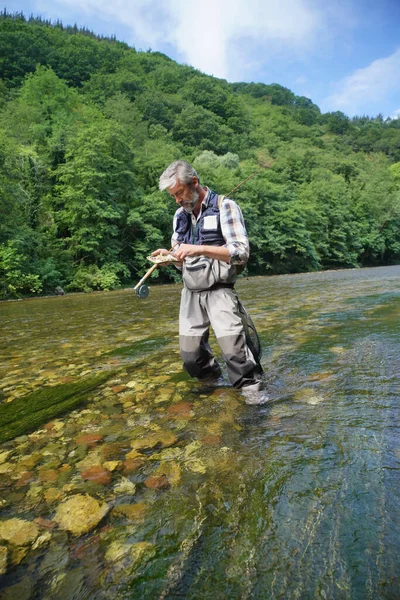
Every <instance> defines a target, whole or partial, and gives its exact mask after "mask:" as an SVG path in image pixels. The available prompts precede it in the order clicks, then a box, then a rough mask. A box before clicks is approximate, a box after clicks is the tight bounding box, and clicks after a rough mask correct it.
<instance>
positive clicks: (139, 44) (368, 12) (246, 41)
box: [5, 0, 400, 118]
mask: <svg viewBox="0 0 400 600" xmlns="http://www.w3.org/2000/svg"><path fill="white" fill-rule="evenodd" d="M5 7H6V9H7V10H8V11H9V12H16V11H22V12H24V13H25V15H30V14H34V15H41V16H42V17H44V18H48V19H51V20H56V19H60V20H61V21H62V22H63V23H64V24H65V25H73V24H74V23H77V25H78V26H82V27H83V26H86V27H87V28H89V29H91V30H92V31H94V32H95V33H97V34H104V35H112V34H113V35H115V36H116V37H117V39H119V40H121V41H125V42H127V43H128V44H129V45H131V46H134V47H135V48H136V49H137V50H140V49H142V50H148V49H149V48H151V49H152V50H154V51H155V50H158V51H160V52H164V53H165V54H167V55H168V56H170V57H171V58H173V59H174V60H176V61H177V62H179V63H185V64H190V65H192V66H194V67H196V68H197V69H200V70H201V71H203V72H205V73H208V74H210V75H215V76H216V77H222V78H224V79H227V80H228V81H257V82H263V83H279V84H281V85H284V86H285V87H288V88H289V89H291V90H292V91H293V92H294V93H295V94H297V95H301V96H307V97H308V98H311V100H312V101H313V102H315V103H316V104H317V105H318V106H319V107H320V108H321V110H322V111H323V112H328V111H335V110H341V111H343V112H344V113H345V114H347V115H349V116H354V115H364V114H366V115H369V116H375V115H377V114H379V113H382V114H383V115H384V117H393V118H394V117H400V0H196V1H195V0H111V1H110V0H6V2H5Z"/></svg>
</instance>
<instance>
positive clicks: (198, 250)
mask: <svg viewBox="0 0 400 600" xmlns="http://www.w3.org/2000/svg"><path fill="white" fill-rule="evenodd" d="M174 254H175V256H176V257H177V258H179V260H185V258H186V257H187V256H201V255H202V254H203V246H196V245H195V244H181V245H180V246H179V248H178V249H177V250H175V252H174Z"/></svg>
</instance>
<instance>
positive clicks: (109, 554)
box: [104, 540, 132, 563]
mask: <svg viewBox="0 0 400 600" xmlns="http://www.w3.org/2000/svg"><path fill="white" fill-rule="evenodd" d="M131 547H132V546H131V544H128V543H127V542H120V541H118V540H116V541H114V542H111V544H110V545H109V547H108V548H107V550H106V553H105V555H104V558H105V559H106V561H107V562H112V563H113V562H119V561H120V560H122V559H123V558H124V557H125V556H127V555H128V554H129V551H130V549H131Z"/></svg>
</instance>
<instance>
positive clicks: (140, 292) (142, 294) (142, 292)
mask: <svg viewBox="0 0 400 600" xmlns="http://www.w3.org/2000/svg"><path fill="white" fill-rule="evenodd" d="M149 293H150V290H149V288H148V286H147V285H145V284H143V285H141V286H140V287H138V288H135V294H136V296H137V297H138V298H140V299H141V300H144V299H145V298H147V296H148V295H149Z"/></svg>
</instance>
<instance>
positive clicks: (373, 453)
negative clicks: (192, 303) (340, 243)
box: [0, 266, 400, 600]
mask: <svg viewBox="0 0 400 600" xmlns="http://www.w3.org/2000/svg"><path fill="white" fill-rule="evenodd" d="M180 289H181V287H180V286H179V285H163V286H152V287H151V289H150V295H149V297H148V298H147V299H146V300H140V299H138V298H137V297H136V296H135V294H134V292H133V291H132V290H121V291H115V292H99V293H92V294H88V295H85V294H70V295H66V296H63V297H49V298H38V299H29V300H22V301H14V302H4V303H2V304H1V305H0V326H1V331H2V336H1V339H0V358H1V360H0V377H1V383H0V401H1V404H0V409H1V410H3V412H2V413H1V412H0V420H1V419H3V420H2V421H1V423H2V426H1V428H0V431H1V432H2V436H3V437H2V438H1V439H2V440H3V443H2V444H1V445H0V506H1V515H0V521H1V522H0V572H1V573H3V574H2V577H1V578H0V589H1V592H0V598H1V599H2V600H4V599H10V600H11V599H14V598H18V600H30V599H32V600H35V599H38V598H40V599H41V600H50V599H51V600H58V599H60V600H69V599H71V600H72V599H74V600H75V599H76V600H78V599H79V600H89V599H90V600H95V599H96V600H99V599H124V600H125V599H149V600H152V599H161V598H165V599H167V598H169V599H178V598H184V599H193V600H198V599H200V598H201V599H202V600H203V599H208V598H210V599H211V598H212V599H213V600H217V599H221V600H225V599H226V598H230V599H236V598H237V599H260V600H261V599H263V600H264V599H267V598H268V600H270V599H275V598H281V599H285V600H286V599H289V598H290V599H291V600H292V599H299V600H309V599H310V600H311V599H313V600H315V599H324V600H330V599H334V600H339V599H351V600H358V599H359V600H366V599H371V600H376V599H385V600H390V599H393V600H395V599H398V598H400V558H399V557H400V532H399V527H400V519H399V514H400V510H399V509H400V442H399V440H400V432H399V423H400V419H399V416H400V415H399V409H400V328H399V314H400V267H398V266H394V267H384V268H375V269H362V270H347V271H330V272H322V273H311V274H300V275H283V276H274V277H255V278H250V279H245V278H243V279H240V281H239V282H238V285H237V290H238V292H239V295H240V298H241V300H242V301H243V303H244V305H245V306H246V308H247V309H248V311H249V313H250V314H251V316H252V318H253V321H254V323H255V325H256V326H257V329H258V332H259V335H260V338H261V343H262V347H263V358H262V365H263V368H264V370H265V379H266V387H267V391H268V394H269V397H270V400H269V402H268V403H267V404H265V405H263V406H248V405H246V404H245V402H244V400H243V398H242V396H241V394H240V392H237V391H235V390H233V389H232V388H231V387H230V385H229V382H228V380H227V377H226V371H225V372H224V383H223V384H222V385H221V386H219V387H212V386H211V387H210V386H209V387H205V386H202V385H200V384H199V383H198V382H196V381H194V380H191V379H190V378H189V377H188V376H187V375H186V374H185V373H184V372H183V371H182V368H181V362H180V358H179V348H178V337H177V314H178V306H179V296H180ZM211 345H212V346H213V348H214V349H215V351H216V354H217V355H218V354H219V352H218V347H216V343H215V339H214V338H213V337H212V338H211ZM46 411H49V412H48V413H47V412H46ZM46 415H47V416H46ZM15 436H16V437H15Z"/></svg>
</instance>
